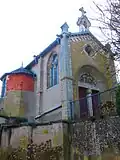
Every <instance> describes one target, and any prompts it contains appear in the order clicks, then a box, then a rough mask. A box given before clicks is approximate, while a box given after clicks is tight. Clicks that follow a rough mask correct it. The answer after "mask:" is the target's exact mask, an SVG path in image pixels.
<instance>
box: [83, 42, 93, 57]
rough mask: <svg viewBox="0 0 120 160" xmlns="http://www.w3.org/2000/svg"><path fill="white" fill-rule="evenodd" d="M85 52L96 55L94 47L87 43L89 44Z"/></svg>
mask: <svg viewBox="0 0 120 160" xmlns="http://www.w3.org/2000/svg"><path fill="white" fill-rule="evenodd" d="M85 52H86V53H87V54H88V55H89V56H93V55H94V51H93V48H92V47H91V46H90V45H89V44H87V45H86V46H85Z"/></svg>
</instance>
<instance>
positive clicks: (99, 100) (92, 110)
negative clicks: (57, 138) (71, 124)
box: [69, 87, 117, 120]
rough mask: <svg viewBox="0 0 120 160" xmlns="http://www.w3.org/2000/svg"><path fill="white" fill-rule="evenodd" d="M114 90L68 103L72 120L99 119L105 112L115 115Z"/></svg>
mask: <svg viewBox="0 0 120 160" xmlns="http://www.w3.org/2000/svg"><path fill="white" fill-rule="evenodd" d="M116 90H117V87H115V88H112V89H109V90H106V91H104V92H99V93H96V94H91V96H86V97H84V98H80V99H79V100H75V101H72V102H69V103H70V108H71V117H72V120H77V119H78V120H79V119H84V118H85V119H86V118H89V117H100V116H101V115H103V114H105V112H107V113H109V114H112V115H113V114H114V115H115V114H116V107H115V103H116ZM105 109H106V110H105ZM103 112H104V113H103ZM107 113H106V114H107Z"/></svg>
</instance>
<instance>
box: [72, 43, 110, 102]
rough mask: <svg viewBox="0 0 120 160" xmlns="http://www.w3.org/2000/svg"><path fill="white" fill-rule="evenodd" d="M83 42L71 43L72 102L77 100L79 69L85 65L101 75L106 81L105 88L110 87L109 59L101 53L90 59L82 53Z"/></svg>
mask: <svg viewBox="0 0 120 160" xmlns="http://www.w3.org/2000/svg"><path fill="white" fill-rule="evenodd" d="M84 45H85V42H83V41H82V42H71V57H72V72H73V77H74V85H73V91H74V93H73V97H74V100H75V99H78V77H79V74H80V68H81V67H83V66H85V65H87V66H92V67H94V68H95V69H97V70H98V72H100V74H103V77H104V78H105V79H106V82H107V83H106V82H105V83H106V84H105V85H106V88H105V89H108V88H111V87H112V83H113V80H112V77H111V72H110V69H109V65H110V64H109V59H108V58H107V57H106V56H105V55H104V54H103V53H99V52H98V53H97V54H96V55H95V56H94V57H90V56H88V55H87V53H85V51H83V47H84Z"/></svg>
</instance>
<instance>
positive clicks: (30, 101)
mask: <svg viewBox="0 0 120 160" xmlns="http://www.w3.org/2000/svg"><path fill="white" fill-rule="evenodd" d="M34 78H35V74H34V73H33V72H31V71H29V70H27V69H24V68H23V67H21V68H19V69H17V70H14V71H12V72H9V73H5V74H4V75H3V76H2V77H1V80H2V82H3V86H2V94H1V96H2V97H5V98H4V106H3V108H4V111H5V113H6V114H7V115H8V116H10V117H23V118H24V117H25V118H30V117H34V110H35V109H34V106H35V92H34Z"/></svg>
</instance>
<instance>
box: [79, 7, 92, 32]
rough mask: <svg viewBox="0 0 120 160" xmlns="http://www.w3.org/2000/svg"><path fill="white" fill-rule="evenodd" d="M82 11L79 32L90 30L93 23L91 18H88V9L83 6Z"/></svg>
mask: <svg viewBox="0 0 120 160" xmlns="http://www.w3.org/2000/svg"><path fill="white" fill-rule="evenodd" d="M79 11H81V13H82V15H81V17H79V18H78V21H77V25H78V26H79V32H85V31H88V30H89V27H90V26H91V23H90V21H89V19H88V18H87V16H86V15H85V14H86V11H85V10H84V8H83V7H81V8H80V9H79Z"/></svg>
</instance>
